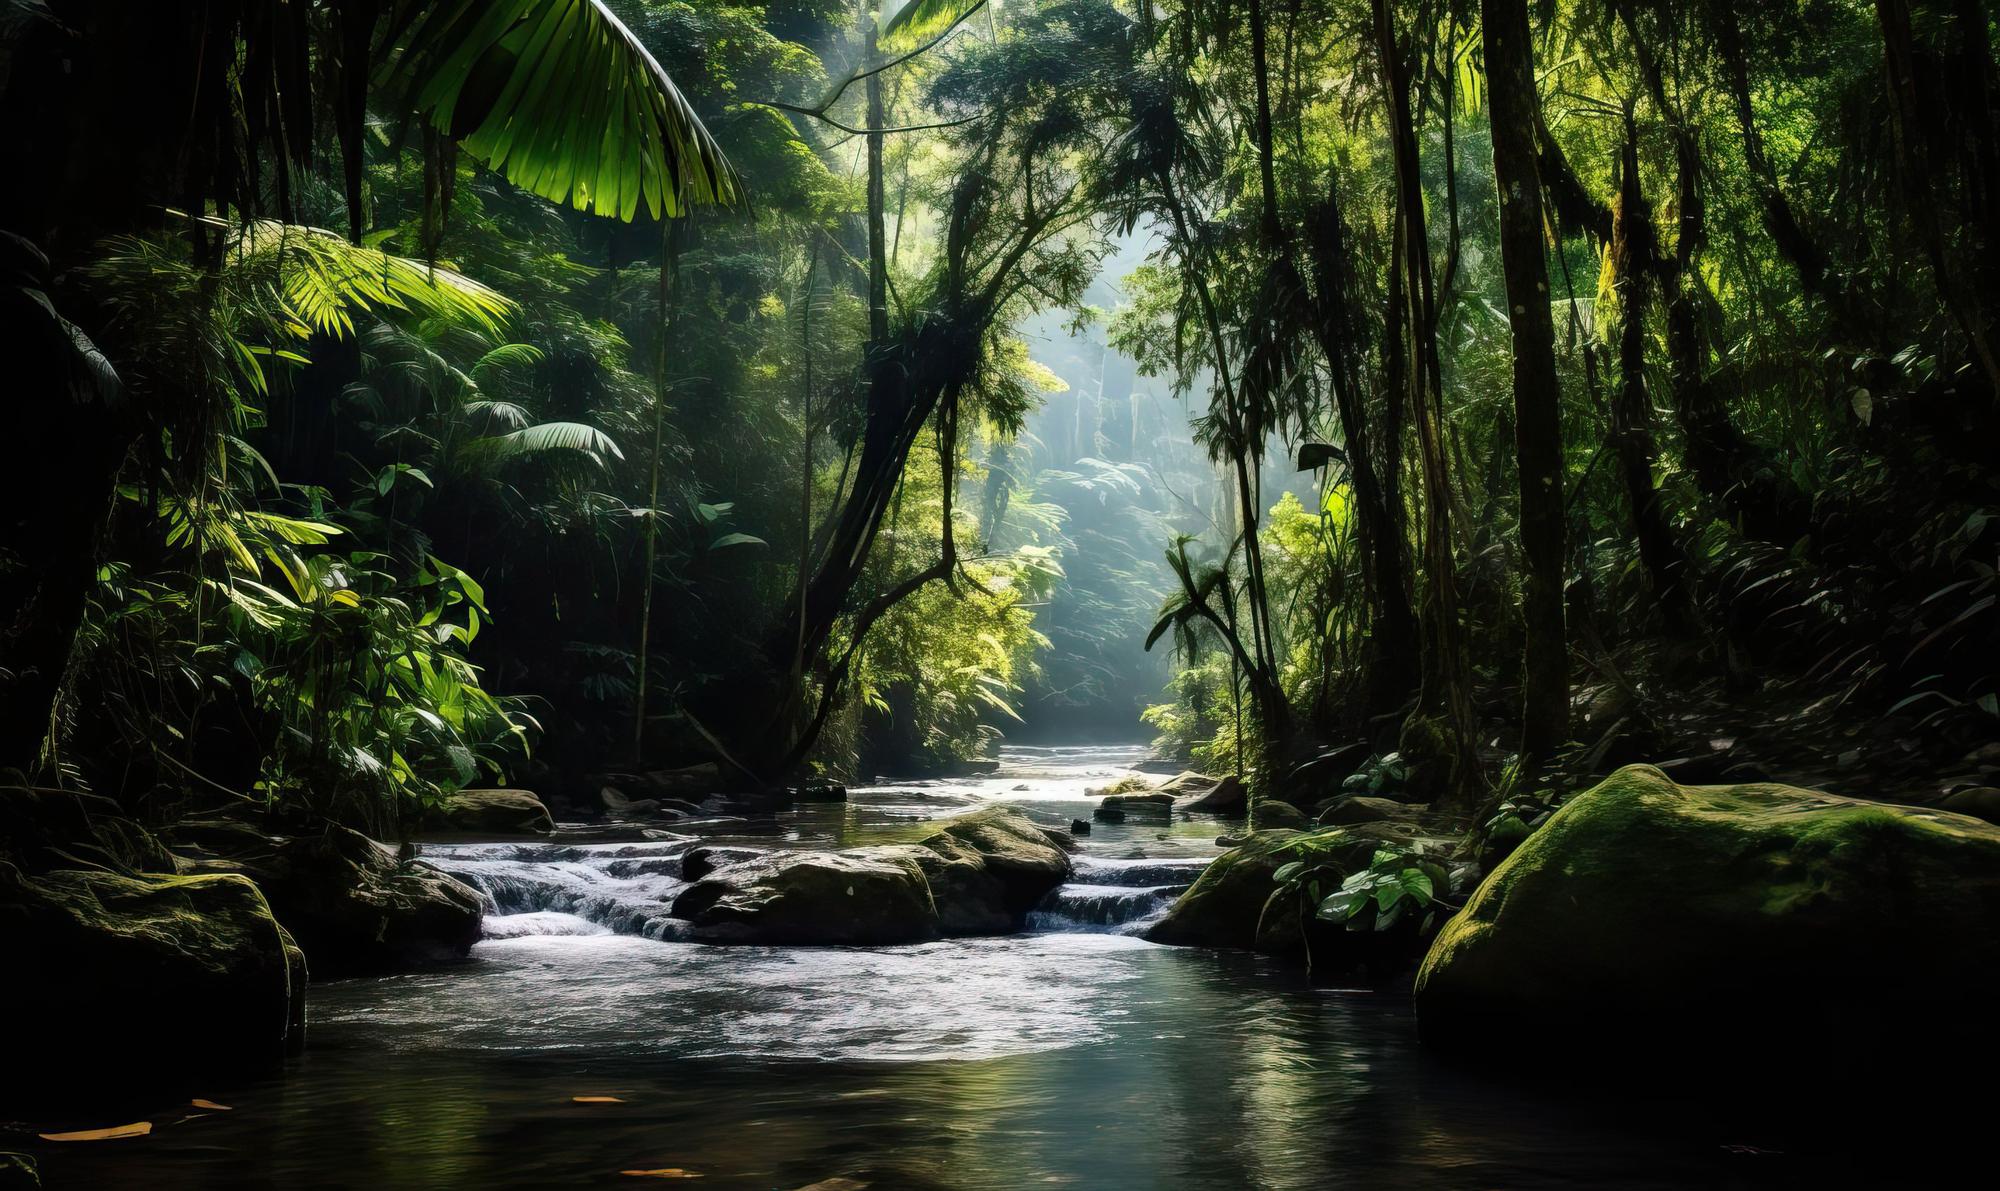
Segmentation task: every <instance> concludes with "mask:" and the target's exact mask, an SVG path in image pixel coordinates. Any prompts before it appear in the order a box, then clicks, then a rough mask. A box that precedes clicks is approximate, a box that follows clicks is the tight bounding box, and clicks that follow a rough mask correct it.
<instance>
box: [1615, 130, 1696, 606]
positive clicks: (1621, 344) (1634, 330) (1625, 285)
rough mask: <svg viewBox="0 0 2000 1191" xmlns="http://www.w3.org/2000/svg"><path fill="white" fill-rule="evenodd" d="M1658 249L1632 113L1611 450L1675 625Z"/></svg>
mask: <svg viewBox="0 0 2000 1191" xmlns="http://www.w3.org/2000/svg"><path fill="white" fill-rule="evenodd" d="M1657 252H1658V248H1657V244H1656V240H1655V238H1654V232H1653V214H1652V209H1651V208H1650V207H1649V206H1648V205H1647V203H1646V198H1645V195H1644V194H1643V193H1641V191H1640V189H1639V140H1638V130H1637V128H1636V126H1635V125H1634V124H1633V123H1632V119H1631V117H1630V115H1629V114H1628V115H1627V116H1626V121H1625V151H1624V157H1623V162H1622V165H1621V172H1620V183H1619V194H1618V208H1617V211H1616V222H1615V224H1614V227H1613V232H1612V240H1611V253H1612V262H1613V265H1612V267H1613V269H1614V270H1615V275H1616V277H1617V281H1616V283H1615V285H1616V289H1617V294H1618V310H1619V317H1620V319H1621V323H1620V327H1619V336H1618V367H1619V384H1618V393H1617V395H1616V396H1615V397H1614V398H1613V399H1612V403H1611V447H1612V450H1613V452H1614V453H1615V454H1616V456H1617V458H1618V470H1619V474H1620V476H1621V477H1622V478H1623V480H1624V484H1625V498H1626V502H1627V503H1628V504H1629V505H1630V506H1631V509H1632V527H1633V536H1634V537H1636V538H1637V539H1638V543H1639V560H1640V562H1641V564H1642V565H1644V566H1645V568H1646V577H1647V579H1648V580H1649V581H1650V582H1651V583H1652V586H1653V594H1654V595H1655V596H1656V597H1657V598H1658V599H1659V602H1660V606H1661V609H1662V611H1663V612H1664V613H1665V615H1666V618H1667V623H1668V625H1669V626H1670V627H1672V628H1674V629H1676V630H1679V629H1681V628H1684V627H1685V626H1686V624H1687V621H1688V612H1689V609H1688V596H1687V588H1686V584H1685V582H1684V581H1683V580H1684V577H1685V575H1686V570H1687V568H1686V559H1685V558H1684V557H1683V556H1682V554H1681V549H1680V544H1679V543H1678V542H1676V541H1675V540H1674V535H1673V531H1672V529H1671V528H1669V526H1668V525H1667V518H1666V513H1665V511H1664V510H1663V509H1662V508H1661V505H1660V494H1659V490H1658V489H1657V488H1656V487H1654V484H1653V460H1654V448H1653V428H1652V420H1653V415H1652V402H1651V400H1650V399H1649V398H1648V397H1647V394H1646V310H1647V306H1648V305H1649V303H1650V301H1651V297H1652V280H1653V279H1652V273H1653V266H1654V258H1655V256H1656V255H1657Z"/></svg>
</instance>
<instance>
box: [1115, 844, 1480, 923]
mask: <svg viewBox="0 0 2000 1191" xmlns="http://www.w3.org/2000/svg"><path fill="white" fill-rule="evenodd" d="M1230 842H1231V843H1232V844H1233V847H1232V848H1231V850H1230V851H1227V852H1224V853H1223V854H1222V855H1220V856H1218V857H1216V859H1215V861H1214V863H1212V864H1210V865H1209V866H1208V867H1207V868H1206V869H1203V870H1202V873H1201V876H1199V877H1197V878H1196V879H1195V882H1194V884H1193V885H1190V886H1189V887H1188V888H1187V890H1186V891H1185V892H1183V893H1182V894H1181V895H1180V897H1179V898H1177V899H1175V901H1174V904H1173V905H1172V906H1170V907H1169V908H1168V910H1167V913H1166V915H1165V916H1164V917H1162V918H1161V919H1160V921H1158V922H1157V923H1154V924H1153V926H1152V928H1151V929H1149V930H1148V931H1147V932H1146V936H1145V937H1146V938H1147V939H1150V940H1151V941H1153V942H1155V943H1169V944H1175V945H1179V946H1186V947H1240V948H1253V947H1265V946H1267V947H1278V949H1288V948H1289V947H1290V946H1292V945H1295V940H1296V936H1297V920H1296V918H1293V919H1292V920H1291V923H1292V925H1291V928H1290V931H1289V932H1287V931H1286V930H1285V929H1284V928H1283V924H1282V923H1279V924H1276V925H1275V926H1274V925H1273V924H1269V923H1266V924H1264V927H1265V929H1264V930H1263V931H1262V932H1261V934H1260V929H1259V925H1260V922H1262V920H1263V917H1264V907H1265V904H1266V903H1267V902H1269V901H1270V900H1271V894H1272V892H1273V891H1274V890H1276V889H1277V882H1276V881H1274V880H1273V879H1272V877H1273V874H1275V873H1276V872H1277V871H1278V869H1279V868H1280V867H1281V866H1283V865H1284V864H1286V863H1288V862H1289V861H1293V860H1297V859H1299V858H1300V857H1302V856H1305V855H1312V856H1315V857H1319V858H1322V859H1325V860H1327V861H1329V862H1331V863H1334V864H1337V865H1341V866H1344V867H1345V868H1346V869H1347V870H1349V871H1354V870H1357V869H1360V868H1364V867H1366V866H1367V864H1368V861H1369V858H1370V857H1372V856H1373V855H1374V853H1375V851H1376V849H1378V848H1384V847H1393V848H1405V849H1415V848H1418V847H1427V848H1438V847H1439V846H1440V845H1441V844H1442V841H1424V840H1423V839H1422V838H1421V837H1420V836H1419V835H1418V833H1417V832H1416V830H1415V829H1414V828H1412V827H1409V826H1407V825H1404V824H1394V823H1370V824H1366V825H1364V826H1361V827H1345V828H1331V829H1324V830H1320V831H1294V830H1289V829H1280V830H1273V831H1253V832H1251V833H1250V834H1249V835H1248V836H1246V837H1243V838H1241V839H1238V840H1233V841H1230ZM1260 939H1261V940H1262V941H1261V942H1260ZM1280 943H1282V944H1283V947H1279V944H1280Z"/></svg>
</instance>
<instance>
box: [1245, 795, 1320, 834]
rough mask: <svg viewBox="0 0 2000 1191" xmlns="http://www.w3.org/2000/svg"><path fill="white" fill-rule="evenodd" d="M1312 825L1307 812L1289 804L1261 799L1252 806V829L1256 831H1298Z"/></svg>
mask: <svg viewBox="0 0 2000 1191" xmlns="http://www.w3.org/2000/svg"><path fill="white" fill-rule="evenodd" d="M1311 824H1312V820H1310V819H1308V818H1306V816H1305V812H1304V811H1301V810H1300V809H1299V808H1298V807H1295V806H1293V805H1292V804H1291V803H1289V802H1280V801H1278V800H1277V799H1275V798H1260V799H1258V800H1257V801H1256V802H1253V803H1251V804H1250V827H1251V829H1252V830H1254V831H1277V830H1290V831H1297V830H1301V829H1303V828H1305V827H1309V826H1311Z"/></svg>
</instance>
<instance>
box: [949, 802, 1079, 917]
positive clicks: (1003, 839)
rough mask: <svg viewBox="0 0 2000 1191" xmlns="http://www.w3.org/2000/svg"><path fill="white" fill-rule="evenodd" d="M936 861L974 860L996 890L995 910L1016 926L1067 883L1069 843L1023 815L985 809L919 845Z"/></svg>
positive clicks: (958, 817)
mask: <svg viewBox="0 0 2000 1191" xmlns="http://www.w3.org/2000/svg"><path fill="white" fill-rule="evenodd" d="M919 842H921V843H922V844H923V846H924V847H926V848H929V849H931V850H932V851H934V852H937V853H939V854H940V855H943V856H947V857H952V858H959V859H969V860H975V861H976V862H977V863H978V864H979V866H980V867H981V868H983V869H984V870H985V872H986V873H987V874H988V875H990V876H991V877H992V878H993V879H994V880H995V881H997V882H998V884H999V889H1000V902H999V906H1000V908H1001V909H1002V910H1004V911H1005V913H1006V914H1008V915H1009V916H1010V917H1011V918H1012V919H1013V920H1014V922H1015V924H1017V925H1018V924H1019V922H1020V920H1021V919H1022V918H1023V917H1025V916H1026V915H1027V913H1028V911H1029V910H1032V909H1034V908H1035V904H1036V903H1037V902H1039V901H1041V900H1042V898H1043V897H1044V896H1046V895H1047V894H1048V892H1049V891H1050V890H1052V889H1054V888H1055V887H1056V886H1058V885H1060V884H1062V883H1063V882H1064V881H1067V880H1069V874H1070V861H1069V853H1068V851H1067V847H1068V846H1069V843H1070V841H1069V840H1067V838H1065V837H1063V836H1062V835H1061V834H1060V833H1058V832H1050V831H1044V830H1043V829H1042V828H1041V827H1039V826H1037V825H1036V824H1035V821H1034V820H1033V819H1030V818H1029V817H1028V816H1027V814H1026V812H1024V811H1022V810H1021V809H1020V808H1018V807H1012V806H990V807H985V808H983V809H981V810H976V811H971V812H969V813H967V814H963V815H955V816H953V817H952V818H949V819H946V820H944V821H943V823H941V824H940V825H939V826H938V828H937V830H935V831H933V832H932V833H930V834H929V835H927V836H925V837H924V838H923V839H922V840H921V841H919Z"/></svg>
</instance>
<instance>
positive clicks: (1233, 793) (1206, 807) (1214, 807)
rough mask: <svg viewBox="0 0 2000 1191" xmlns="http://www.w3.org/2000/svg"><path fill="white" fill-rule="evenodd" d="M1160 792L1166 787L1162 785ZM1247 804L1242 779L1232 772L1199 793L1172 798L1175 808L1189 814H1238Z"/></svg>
mask: <svg viewBox="0 0 2000 1191" xmlns="http://www.w3.org/2000/svg"><path fill="white" fill-rule="evenodd" d="M1160 792H1161V793H1166V787H1165V786H1162V787H1161V788H1160ZM1248 805H1249V801H1248V796H1247V794H1246V792H1245V791H1244V788H1243V781H1242V779H1240V778H1238V777H1236V776H1235V775H1233V774H1232V775H1230V776H1229V777H1225V778H1223V779H1222V780H1220V781H1218V782H1215V783H1214V784H1212V785H1210V786H1209V787H1208V789H1206V790H1203V791H1200V792H1199V793H1189V794H1184V795H1181V796H1180V797H1177V798H1175V799H1174V809H1175V810H1177V811H1180V812H1181V813H1182V814H1191V815H1240V814H1242V813H1244V810H1245V809H1246V808H1247V807H1248Z"/></svg>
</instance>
